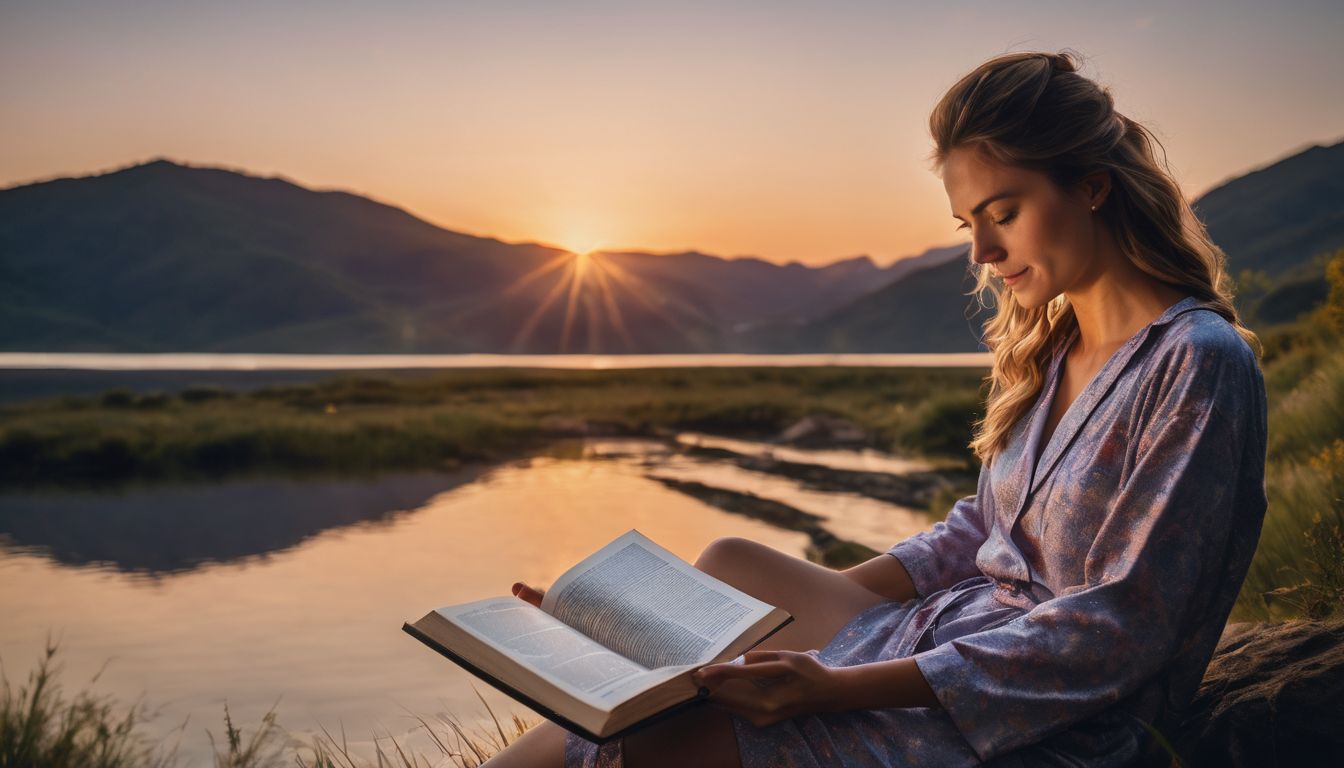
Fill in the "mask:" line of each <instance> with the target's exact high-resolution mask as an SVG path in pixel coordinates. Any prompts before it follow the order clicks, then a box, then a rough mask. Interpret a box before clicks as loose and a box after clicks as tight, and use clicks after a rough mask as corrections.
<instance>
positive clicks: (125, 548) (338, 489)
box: [0, 467, 485, 577]
mask: <svg viewBox="0 0 1344 768" xmlns="http://www.w3.org/2000/svg"><path fill="white" fill-rule="evenodd" d="M484 471H485V468H484V467H481V468H474V469H469V470H464V471H462V472H458V473H455V474H451V475H449V474H416V475H392V476H385V477H382V478H379V479H377V480H372V481H364V482H348V481H338V482H331V481H328V482H302V481H296V480H266V481H237V482H231V483H225V484H220V485H195V486H182V487H170V488H162V487H159V488H148V489H140V490H130V491H124V492H121V493H116V494H103V493H72V494H52V493H32V494H6V495H3V496H0V546H3V547H5V548H7V549H11V550H22V551H32V552H36V553H40V554H43V555H46V556H47V557H50V558H51V559H53V560H55V561H57V562H59V563H64V564H66V565H87V564H90V563H98V564H102V565H106V566H107V567H109V568H112V569H115V570H118V571H125V572H128V573H138V574H144V575H147V576H151V577H158V576H162V575H165V574H171V573H177V572H181V571H186V570H190V569H192V568H196V567H198V566H200V565H203V564H205V563H227V562H233V561H235V560H241V559H244V558H249V557H255V556H262V555H266V554H269V553H273V552H279V551H281V550H284V549H288V548H290V547H293V546H296V545H298V544H300V543H301V542H303V541H305V540H307V539H309V538H311V537H313V536H315V535H317V534H319V533H321V532H322V531H324V530H327V529H329V528H338V527H342V526H347V525H355V524H361V525H387V524H391V523H392V522H393V521H394V519H395V518H396V517H397V516H398V515H400V514H404V512H405V511H406V510H410V509H414V508H416V507H419V506H421V505H422V504H424V503H425V501H426V500H427V499H429V498H430V497H431V496H433V495H434V494H436V493H440V492H442V491H444V490H447V489H449V488H452V487H454V486H456V485H461V484H462V483H466V482H470V481H472V480H474V479H476V478H477V477H478V476H479V475H480V474H481V473H482V472H484Z"/></svg>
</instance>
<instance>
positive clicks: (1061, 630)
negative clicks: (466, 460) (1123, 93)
mask: <svg viewBox="0 0 1344 768" xmlns="http://www.w3.org/2000/svg"><path fill="white" fill-rule="evenodd" d="M1076 69H1077V67H1076V62H1075V59H1074V57H1073V56H1072V55H1070V54H1068V53H1063V54H1049V53H1015V54H1009V55H1004V56H1000V57H997V58H995V59H992V60H990V61H988V62H986V63H985V64H983V65H981V66H980V67H978V68H977V69H975V71H973V72H971V73H970V74H968V75H967V76H966V77H964V78H962V79H961V80H960V81H959V82H958V83H957V84H956V85H954V86H953V87H952V88H951V90H950V91H949V92H948V93H947V94H946V95H945V96H944V97H943V98H942V100H941V101H940V102H939V104H938V106H937V107H936V108H935V110H934V112H933V115H932V117H931V118H930V127H931V130H932V133H933V138H934V143H935V151H934V156H933V159H934V161H935V166H936V169H937V170H938V171H939V172H940V173H941V175H942V178H943V183H944V187H945V189H946V191H947V195H948V200H949V202H950V204H951V209H952V215H953V216H954V217H955V218H957V219H959V220H961V222H962V223H961V227H959V228H966V229H969V230H970V235H971V238H972V244H971V259H972V261H973V262H974V264H975V265H977V267H976V268H977V269H978V275H979V288H980V292H981V295H982V297H985V296H986V295H988V297H989V298H992V304H993V306H994V308H995V314H994V316H993V318H992V319H991V320H989V322H988V323H987V324H986V327H985V331H986V333H985V341H986V343H987V344H988V345H989V346H990V348H991V349H992V351H993V357H994V362H993V368H992V371H991V374H990V379H989V383H990V389H989V392H988V396H987V403H986V414H985V417H984V419H983V420H981V421H980V422H978V423H977V425H976V434H975V437H974V440H973V442H972V444H971V447H972V448H973V449H974V450H975V452H976V454H977V455H978V456H979V457H980V458H981V461H982V469H981V472H980V476H979V484H978V488H977V490H976V494H975V495H974V496H968V497H966V498H963V499H961V500H959V501H957V502H956V504H955V505H954V506H953V508H952V510H951V511H950V513H949V514H948V517H947V520H946V521H945V522H942V523H939V524H937V525H936V526H934V528H933V529H932V530H931V531H929V532H926V533H922V534H919V535H917V536H914V537H912V538H910V539H907V540H905V541H902V542H899V543H897V544H896V545H894V546H893V547H891V549H890V550H889V551H887V552H885V553H883V554H882V555H879V556H878V557H876V558H873V559H872V560H871V561H869V562H866V563H863V564H861V565H858V566H856V567H854V568H850V569H849V570H847V571H844V572H843V573H838V572H834V571H831V570H828V569H826V568H822V567H820V566H816V565H813V564H811V563H807V562H805V561H802V560H799V559H798V558H793V557H790V556H787V555H784V554H782V553H778V552H775V551H774V550H771V549H769V548H767V547H764V546H762V545H758V544H755V543H753V542H749V541H746V540H742V539H722V540H718V541H715V542H714V543H713V544H711V546H710V547H709V548H708V549H707V550H706V551H705V553H704V554H703V555H702V556H701V558H700V560H699V561H698V562H697V566H699V567H701V568H703V569H704V570H706V571H708V572H710V573H713V574H714V575H716V576H718V577H719V578H722V579H724V580H725V581H728V582H730V583H733V584H735V585H737V586H738V587H739V588H741V589H743V590H744V591H746V592H748V593H751V594H755V595H757V596H759V597H761V598H762V599H764V600H767V601H769V602H772V603H774V604H776V605H781V606H784V607H786V608H788V609H789V610H790V612H792V613H793V614H794V615H795V617H796V621H795V622H794V624H792V625H790V626H789V627H788V628H786V630H785V631H781V632H780V633H778V634H777V635H775V636H774V637H772V638H770V639H769V640H767V642H766V643H764V644H763V645H762V646H760V650H754V651H751V652H748V653H747V654H745V656H744V657H739V658H738V659H735V660H734V662H733V663H728V664H716V665H711V666H709V667H705V668H703V669H702V670H700V680H701V683H702V684H703V685H705V686H707V687H709V688H710V689H711V691H712V694H711V696H710V703H711V704H712V706H704V707H700V708H696V709H693V710H692V711H691V712H689V713H687V714H685V715H682V716H680V717H679V718H671V719H669V720H668V721H666V722H664V723H662V724H658V725H655V726H652V727H650V728H648V729H646V730H645V731H641V732H638V733H636V734H633V735H631V736H629V737H627V738H626V739H625V740H624V741H623V742H621V741H613V742H610V743H608V744H607V745H604V746H603V747H602V748H600V749H599V748H598V747H597V745H594V744H592V743H590V742H587V741H585V740H583V739H581V738H579V737H577V736H574V735H571V734H566V733H565V732H563V731H561V730H560V729H558V728H557V727H556V726H553V725H551V724H549V723H544V724H542V725H541V726H539V727H538V728H535V729H533V730H532V731H530V732H529V733H528V734H526V735H524V736H523V737H522V738H520V739H519V741H518V742H517V743H516V744H515V745H513V746H511V747H510V748H509V749H508V750H505V751H504V752H502V753H501V754H500V755H499V756H497V758H496V760H492V761H491V762H490V765H496V764H498V765H500V766H507V765H513V764H521V765H553V766H561V765H565V766H579V765H584V766H593V765H602V766H607V765H612V766H614V765H619V764H621V762H622V758H623V759H624V763H625V764H627V765H629V766H632V768H633V767H634V766H640V767H641V768H642V767H643V766H650V765H722V766H738V765H741V766H744V767H745V768H756V767H757V766H768V765H787V766H824V765H864V766H868V765H872V766H915V765H921V766H922V765H929V766H954V765H973V764H979V763H982V762H987V763H992V764H995V765H1041V764H1050V765H1059V764H1069V765H1107V766H1111V765H1130V764H1136V763H1138V762H1140V761H1142V760H1144V759H1145V758H1151V757H1153V756H1154V754H1155V752H1156V751H1157V749H1156V747H1155V743H1156V740H1155V739H1154V737H1153V736H1152V735H1151V734H1152V731H1153V729H1156V731H1158V732H1162V731H1163V730H1164V729H1167V728H1169V727H1170V725H1171V723H1172V722H1173V721H1174V719H1175V718H1176V716H1177V715H1178V714H1179V712H1180V710H1181V708H1182V707H1183V706H1185V705H1186V704H1187V703H1188V701H1189V700H1190V698H1191V697H1192V696H1193V694H1194V691H1195V689H1196V688H1197V686H1198V683H1199V681H1200V678H1201V677H1202V675H1203V672H1204V669H1205V667H1206V665H1207V664H1208V661H1209V658H1210V656H1211V655H1212V652H1213V649H1214V647H1215V645H1216V643H1217V640H1218V638H1219V635H1220V634H1221V631H1222V628H1223V625H1224V623H1225V621H1226V620H1227V616H1228V614H1229V612H1230V611H1231V609H1232V605H1233V602H1234V600H1235V598H1236V595H1237V592H1238V589H1239V588H1240V585H1241V582H1242V580H1243V578H1244V577H1245V574H1246V570H1247V568H1248V566H1249V563H1250V560H1251V556H1252V554H1253V552H1254V550H1255V545H1256V541H1257V539H1258V537H1259V531H1260V525H1261V522H1262V520H1263V517H1264V512H1265V506H1266V499H1265V494H1264V459H1265V411H1266V407H1265V394H1264V383H1263V379H1262V377H1261V373H1260V368H1259V365H1258V362H1257V349H1258V344H1257V342H1256V339H1255V336H1254V335H1253V334H1252V333H1251V332H1250V331H1248V330H1247V329H1246V328H1244V327H1243V326H1242V325H1241V324H1240V322H1239V321H1238V319H1237V313H1236V310H1235V309H1234V308H1233V306H1232V301H1231V295H1230V290H1229V287H1228V280H1227V277H1226V273H1225V270H1224V266H1223V256H1222V253H1221V252H1220V251H1219V250H1218V248H1217V247H1216V246H1214V245H1213V244H1212V243H1211V242H1210V241H1209V240H1208V238H1207V236H1206V235H1205V233H1204V230H1203V227H1202V226H1201V225H1200V223H1199V222H1198V220H1197V219H1196V218H1195V216H1194V215H1193V213H1192V211H1191V209H1190V206H1189V204H1188V203H1187V202H1186V201H1185V199H1184V198H1183V197H1182V195H1181V192H1180V190H1179V188H1178V187H1177V185H1176V183H1175V182H1174V181H1173V180H1172V178H1171V176H1170V174H1169V173H1167V172H1166V171H1165V170H1163V167H1162V166H1161V165H1159V164H1158V162H1157V160H1156V158H1155V156H1154V154H1153V151H1152V143H1153V140H1152V138H1151V137H1150V135H1149V133H1148V132H1147V131H1146V129H1144V128H1143V127H1142V126H1140V125H1139V124H1137V123H1135V122H1134V121H1132V120H1130V119H1128V118H1126V117H1124V116H1123V115H1121V114H1119V113H1117V112H1116V111H1115V109H1114V107H1113V103H1112V98H1111V96H1110V94H1109V93H1108V92H1107V91H1106V90H1105V89H1104V88H1101V87H1099V86H1098V85H1096V84H1095V83H1093V82H1092V81H1090V80H1088V79H1086V78H1084V77H1082V76H1081V75H1079V74H1078V73H1077V71H1076ZM515 588H516V592H517V593H518V594H520V596H522V597H524V598H525V599H531V600H537V599H539V592H537V591H535V590H533V589H531V588H530V587H526V586H525V585H521V584H519V585H515ZM817 649H819V650H817ZM496 761H497V762H496Z"/></svg>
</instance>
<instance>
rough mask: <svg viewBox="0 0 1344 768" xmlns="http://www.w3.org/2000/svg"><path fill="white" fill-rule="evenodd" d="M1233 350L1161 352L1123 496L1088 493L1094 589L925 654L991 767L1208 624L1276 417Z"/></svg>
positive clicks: (1140, 673)
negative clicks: (1246, 488)
mask: <svg viewBox="0 0 1344 768" xmlns="http://www.w3.org/2000/svg"><path fill="white" fill-rule="evenodd" d="M1234 342H1240V339H1239V337H1235V338H1233V339H1231V340H1229V339H1227V338H1225V337H1224V336H1221V335H1220V336H1217V337H1214V338H1213V339H1211V340H1210V339H1203V340H1202V341H1201V342H1200V343H1195V342H1194V341H1192V340H1190V339H1185V340H1180V341H1177V342H1175V343H1174V344H1173V346H1172V347H1170V348H1168V349H1166V350H1164V351H1163V352H1161V353H1159V354H1161V355H1162V358H1161V360H1160V362H1159V365H1158V366H1156V367H1155V373H1154V374H1153V375H1152V376H1150V377H1148V379H1147V383H1146V384H1145V385H1144V386H1143V387H1142V388H1141V390H1140V392H1139V394H1138V395H1137V398H1136V401H1135V411H1134V413H1136V414H1137V417H1136V421H1135V423H1134V426H1132V427H1131V428H1130V430H1129V437H1128V440H1129V441H1130V447H1129V453H1128V456H1127V458H1126V460H1125V464H1126V466H1125V468H1124V469H1125V470H1127V472H1122V473H1121V475H1120V478H1121V479H1120V481H1119V482H1120V485H1119V487H1118V490H1116V491H1114V492H1111V493H1108V494H1107V497H1104V498H1089V497H1090V495H1091V494H1089V493H1088V492H1087V489H1083V491H1084V492H1083V494H1082V495H1081V498H1083V499H1085V500H1087V501H1086V503H1095V504H1098V505H1102V507H1103V509H1104V512H1103V513H1102V522H1101V525H1100V528H1098V529H1097V533H1096V536H1095V538H1094V539H1093V542H1092V545H1091V547H1090V548H1089V550H1088V553H1087V556H1086V560H1085V563H1084V569H1083V573H1084V578H1083V583H1082V584H1079V585H1075V586H1072V587H1069V588H1067V589H1062V590H1060V593H1059V594H1057V595H1056V596H1055V597H1053V598H1051V599H1048V600H1046V601H1044V602H1042V603H1040V604H1039V605H1037V606H1035V607H1034V608H1032V609H1031V610H1030V611H1028V612H1027V613H1025V614H1023V615H1022V616H1019V617H1018V618H1016V619H1014V620H1012V621H1010V622H1007V623H1005V624H1002V625H1000V626H997V627H994V628H992V629H987V630H984V631H981V632H977V633H973V634H969V635H965V636H962V637H960V638H957V639H954V640H951V641H949V642H947V643H944V644H942V645H939V646H936V647H934V648H932V649H929V650H927V651H922V652H920V653H917V654H915V655H914V657H913V658H914V659H915V663H916V664H917V665H918V667H919V669H920V672H922V673H923V675H924V678H925V680H926V681H927V682H928V684H929V686H930V687H931V688H932V689H933V691H934V693H935V695H936V696H937V697H938V700H939V702H940V703H941V704H942V705H943V707H944V709H945V710H946V711H947V713H948V715H949V716H950V717H951V719H952V721H953V723H954V724H955V725H956V726H957V728H958V730H959V731H960V732H961V734H962V735H963V736H964V737H965V738H966V740H967V742H968V743H969V744H970V745H971V747H972V748H973V749H974V750H975V751H976V753H977V754H978V755H979V756H980V757H981V759H984V760H988V759H990V758H991V757H993V756H995V755H998V754H1001V753H1003V752H1007V751H1010V750H1013V749H1016V748H1018V747H1022V746H1025V745H1027V744H1031V743H1035V742H1037V741H1040V740H1041V739H1043V738H1044V737H1046V736H1048V735H1050V734H1052V733H1053V732H1056V731H1058V730H1062V729H1064V728H1065V727H1067V726H1069V725H1070V724H1072V723H1075V722H1077V721H1080V720H1082V719H1084V718H1086V717H1089V716H1092V715H1094V714H1096V713H1098V712H1100V711H1102V710H1104V709H1106V708H1107V707H1109V706H1110V705H1112V704H1115V703H1116V702H1118V701H1120V700H1121V699H1123V698H1124V697H1125V696H1127V695H1128V694H1130V693H1132V692H1134V691H1136V690H1137V689H1138V688H1139V687H1140V686H1142V685H1143V684H1144V683H1146V682H1147V681H1148V680H1150V679H1152V678H1154V677H1156V676H1157V675H1159V674H1160V673H1162V672H1163V668H1164V666H1165V665H1166V664H1167V662H1168V660H1170V659H1171V658H1172V657H1173V656H1174V655H1176V653H1177V652H1178V651H1179V650H1180V648H1181V644H1182V641H1183V639H1184V637H1185V636H1186V635H1187V634H1188V633H1190V632H1191V631H1192V630H1193V629H1194V627H1195V626H1197V625H1198V622H1199V621H1201V620H1202V619H1203V617H1204V612H1205V611H1206V610H1207V608H1208V605H1209V603H1210V600H1211V595H1212V594H1213V593H1215V592H1216V589H1217V586H1218V584H1217V581H1218V579H1219V578H1220V577H1222V569H1223V562H1222V561H1223V560H1224V559H1225V556H1224V552H1225V549H1226V546H1227V542H1228V539H1229V536H1230V535H1231V534H1230V529H1231V527H1232V521H1233V520H1234V519H1236V515H1235V512H1236V509H1237V507H1236V505H1237V504H1238V503H1239V500H1237V499H1236V498H1234V488H1235V478H1236V477H1237V474H1238V472H1239V467H1240V462H1241V457H1242V456H1243V455H1244V450H1243V447H1244V443H1245V442H1246V440H1248V439H1249V438H1248V435H1249V434H1250V433H1251V430H1252V429H1253V427H1254V424H1253V420H1255V419H1263V413H1264V410H1263V379H1261V378H1260V376H1259V369H1258V367H1257V365H1256V363H1255V358H1254V356H1253V354H1252V353H1251V351H1250V349H1249V347H1245V346H1244V345H1242V346H1237V345H1235V344H1234ZM1257 397H1258V400H1257ZM1119 439H1124V438H1119ZM1095 448H1097V446H1092V445H1084V444H1078V445H1075V446H1074V447H1073V450H1082V451H1093V450H1094V449H1095ZM1120 454H1121V455H1125V452H1124V451H1123V450H1122V451H1121V452H1120ZM1076 482H1080V483H1086V482H1087V478H1086V476H1084V477H1079V478H1076ZM1240 503H1245V500H1241V501H1240ZM1056 512H1057V513H1060V514H1064V513H1066V512H1067V510H1056ZM1060 535H1069V534H1068V533H1067V532H1066V531H1061V533H1060Z"/></svg>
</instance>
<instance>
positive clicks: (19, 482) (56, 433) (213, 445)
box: [0, 368, 984, 487]
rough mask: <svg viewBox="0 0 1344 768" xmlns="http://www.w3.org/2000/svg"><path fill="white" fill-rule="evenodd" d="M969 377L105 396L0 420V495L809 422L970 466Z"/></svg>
mask: <svg viewBox="0 0 1344 768" xmlns="http://www.w3.org/2000/svg"><path fill="white" fill-rule="evenodd" d="M983 375H984V371H982V370H976V369H970V370H967V369H881V368H808V369H787V368H735V369H729V368H702V369H678V370H667V369H637V370H609V371H550V370H536V369H531V370H529V369H484V370H468V371H452V372H442V373H434V374H421V375H401V376H395V377H393V376H389V377H386V378H380V377H377V376H359V377H338V378H332V379H327V380H324V381H318V382H315V383H311V384H296V385H291V386H284V387H274V388H268V389H264V390H260V391H257V392H252V393H246V394H235V393H229V392H221V391H215V390H202V389H190V390H185V391H183V392H180V393H175V394H174V393H155V394H148V395H143V394H134V393H130V392H124V391H114V392H109V393H106V394H104V395H102V396H98V397H86V398H77V397H64V398H56V399H50V400H42V401H34V402H29V403H22V404H17V405H9V406H5V407H0V485H3V486H10V487H14V486H40V485H53V484H59V485H65V486H68V485H71V484H101V483H115V482H125V481H128V480H144V479H148V480H155V479H197V478H200V479H207V478H218V477H224V476H230V475H239V474H248V473H266V472H283V473H286V474H291V475H293V474H306V473H343V474H348V473H352V472H376V471H382V470H391V469H418V468H432V467H445V466H447V467H451V466H455V465H458V464H460V463H462V462H465V461H494V460H498V459H501V458H506V457H511V456H516V455H519V454H522V453H525V452H530V451H534V450H537V449H538V448H540V447H541V446H543V445H544V444H546V443H548V442H549V441H550V440H552V439H553V438H554V437H555V436H557V435H558V434H561V433H564V432H565V430H566V428H571V429H572V426H573V425H574V424H576V423H580V422H590V423H595V424H604V425H607V426H609V427H610V428H612V429H614V430H617V431H620V432H625V433H636V434H650V433H652V432H654V431H655V430H660V429H661V430H704V431H710V432H719V433H727V434H734V435H739V436H744V437H767V436H770V435H773V434H775V433H776V432H778V431H779V430H782V429H784V428H785V427H787V426H789V425H790V424H792V423H793V422H794V421H796V420H797V419H799V418H801V417H803V416H805V415H807V414H810V413H826V414H831V415H836V416H841V417H845V418H848V419H850V420H852V421H854V422H856V423H859V424H861V425H863V426H864V427H865V428H866V429H868V430H869V433H870V434H871V436H872V445H873V447H878V448H883V449H887V450H895V451H898V452H904V453H918V454H925V455H936V456H952V457H956V458H959V459H962V460H964V461H970V460H971V457H970V455H969V454H968V453H967V452H966V449H965V444H966V443H967V442H968V441H969V438H970V422H969V420H968V419H967V418H966V417H967V416H969V415H970V414H971V412H972V411H973V410H974V404H975V398H976V395H975V393H976V391H977V389H978V387H979V384H980V379H981V378H982V377H983ZM935 395H936V397H935ZM921 403H933V404H934V405H927V404H926V405H919V404H921Z"/></svg>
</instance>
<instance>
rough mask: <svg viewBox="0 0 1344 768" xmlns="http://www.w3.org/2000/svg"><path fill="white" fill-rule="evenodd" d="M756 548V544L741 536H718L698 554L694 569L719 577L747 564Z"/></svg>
mask: <svg viewBox="0 0 1344 768" xmlns="http://www.w3.org/2000/svg"><path fill="white" fill-rule="evenodd" d="M757 546H759V545H758V544H757V543H756V542H754V541H752V540H751V539H745V538H742V537H741V536H720V537H719V538H717V539H715V540H713V541H711V542H709V544H708V545H707V546H706V547H705V549H704V551H702V552H701V553H700V557H698V558H696V560H695V567H696V568H699V569H700V570H702V571H704V572H705V573H708V574H709V575H711V576H721V575H722V574H725V573H727V572H729V571H730V570H731V569H733V568H735V567H740V566H741V565H742V564H743V563H744V562H747V561H748V560H749V559H750V557H751V554H752V551H753V550H754V549H755V548H756V547H757Z"/></svg>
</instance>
